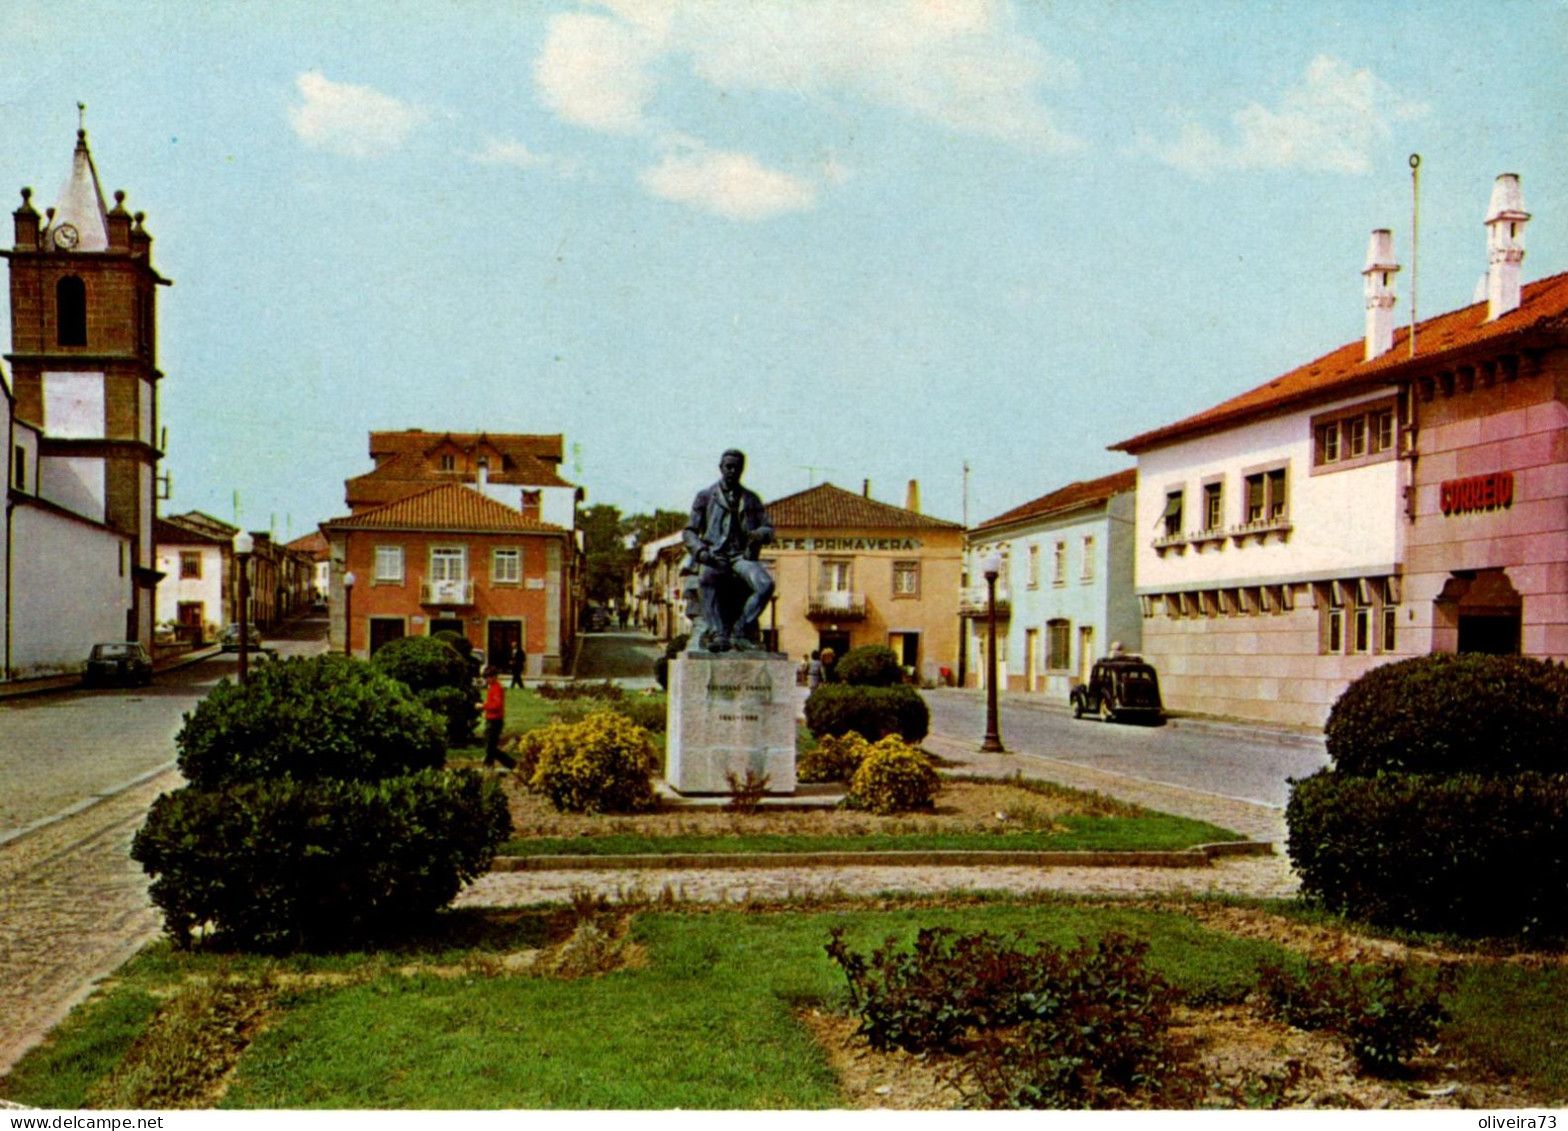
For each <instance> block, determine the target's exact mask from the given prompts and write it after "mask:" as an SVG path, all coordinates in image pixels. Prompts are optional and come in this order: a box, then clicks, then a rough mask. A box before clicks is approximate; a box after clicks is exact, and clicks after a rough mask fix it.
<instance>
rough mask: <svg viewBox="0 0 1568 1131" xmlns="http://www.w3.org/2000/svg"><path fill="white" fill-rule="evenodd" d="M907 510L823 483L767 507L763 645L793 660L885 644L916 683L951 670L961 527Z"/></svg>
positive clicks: (913, 498) (913, 499) (913, 493)
mask: <svg viewBox="0 0 1568 1131" xmlns="http://www.w3.org/2000/svg"><path fill="white" fill-rule="evenodd" d="M909 501H910V504H911V505H910V506H908V507H895V506H892V505H891V504H888V503H880V502H877V501H876V500H875V499H872V498H871V497H870V496H869V492H867V493H863V494H859V495H857V494H855V493H854V492H853V491H846V490H844V489H843V488H841V487H835V486H833V485H832V484H831V483H824V484H822V485H821V486H820V487H812V488H810V489H809V490H806V491H802V492H800V493H799V494H795V495H787V496H785V497H784V498H782V499H778V500H775V501H774V502H770V503H769V504H767V507H768V517H769V519H771V520H772V523H773V530H774V534H775V540H774V542H773V543H772V544H771V545H769V546H767V547H765V548H764V549H763V553H762V560H763V561H764V562H765V563H767V565H768V567H769V568H770V569H771V570H772V571H773V576H774V578H775V579H776V580H777V583H778V587H777V590H776V592H777V597H775V599H774V601H773V606H772V608H771V609H769V610H768V611H767V612H764V613H763V614H762V628H763V630H764V633H765V635H766V636H767V638H768V642H769V644H770V645H771V646H772V648H773V649H775V650H776V651H780V652H783V653H785V654H786V655H788V656H790V657H791V658H793V659H797V660H798V659H800V658H801V657H802V656H804V655H806V654H808V653H810V652H812V651H814V650H817V649H821V648H832V649H833V651H834V653H835V654H837V655H839V656H842V655H843V654H844V653H845V652H847V651H848V650H849V649H851V648H858V647H860V646H861V645H863V644H885V645H887V646H888V647H890V648H892V649H893V651H894V652H896V653H897V654H898V655H899V657H900V658H901V659H902V661H903V664H904V667H905V669H906V670H910V671H912V672H913V673H914V674H915V676H916V677H917V678H918V679H919V680H920V681H921V682H922V683H928V684H931V683H938V682H941V680H942V670H943V669H944V668H945V669H947V670H948V671H949V672H953V671H956V670H957V668H958V646H959V619H958V594H959V588H960V582H961V580H962V577H961V575H962V573H963V547H964V529H963V527H962V526H961V525H960V524H958V523H956V522H947V521H944V520H943V519H939V518H932V517H930V516H929V515H923V514H921V513H920V511H919V504H918V489H917V488H916V486H915V484H914V483H911V484H910V500H909Z"/></svg>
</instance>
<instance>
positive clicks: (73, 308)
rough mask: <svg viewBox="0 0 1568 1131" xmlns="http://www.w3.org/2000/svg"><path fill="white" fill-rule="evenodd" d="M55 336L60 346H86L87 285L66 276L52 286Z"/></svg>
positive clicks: (70, 276) (75, 278)
mask: <svg viewBox="0 0 1568 1131" xmlns="http://www.w3.org/2000/svg"><path fill="white" fill-rule="evenodd" d="M54 305H55V335H56V339H57V341H58V343H59V344H60V345H62V346H85V345H86V344H87V284H86V283H84V282H82V281H81V280H80V279H78V278H77V277H76V276H75V275H67V276H66V277H65V278H63V279H61V280H60V281H59V282H58V283H56V284H55V285H54Z"/></svg>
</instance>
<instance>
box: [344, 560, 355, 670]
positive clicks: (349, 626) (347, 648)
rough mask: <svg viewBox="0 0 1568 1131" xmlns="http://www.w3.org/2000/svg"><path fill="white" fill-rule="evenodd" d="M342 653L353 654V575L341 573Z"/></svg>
mask: <svg viewBox="0 0 1568 1131" xmlns="http://www.w3.org/2000/svg"><path fill="white" fill-rule="evenodd" d="M343 654H344V655H345V656H352V655H353V654H354V575H353V573H345V574H344V575H343Z"/></svg>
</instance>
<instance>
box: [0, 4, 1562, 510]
mask: <svg viewBox="0 0 1568 1131" xmlns="http://www.w3.org/2000/svg"><path fill="white" fill-rule="evenodd" d="M320 7H322V8H324V9H325V11H320V10H318V5H315V4H311V3H288V2H276V0H274V2H269V3H267V4H259V3H249V4H245V3H239V2H236V0H216V2H209V3H195V2H191V3H183V2H181V3H176V2H167V3H123V4H121V3H111V2H108V0H97V2H93V0H83V2H77V3H72V2H69V0H66V2H54V3H49V4H36V5H25V6H24V5H7V6H5V8H4V9H3V10H0V186H5V187H4V191H5V192H9V193H11V194H13V195H12V196H11V198H10V201H11V203H10V204H9V205H8V207H9V208H15V207H16V206H17V204H18V203H19V201H20V197H19V196H18V195H15V194H16V193H17V190H18V189H19V188H20V186H22V185H29V186H32V187H34V188H35V189H36V190H37V194H38V199H39V200H40V201H41V202H43V203H52V202H53V200H54V198H55V195H56V193H57V191H58V187H59V185H60V183H61V181H62V179H63V178H64V176H65V173H66V172H67V170H68V168H69V161H70V153H71V147H72V144H73V142H74V131H75V129H76V122H77V111H76V103H77V102H78V101H82V102H85V103H86V104H87V107H88V109H87V127H88V132H89V138H90V144H91V146H92V150H93V154H94V158H95V160H96V162H97V166H98V170H99V174H100V176H101V178H102V180H103V182H104V189H105V192H106V193H112V192H113V190H115V189H122V188H123V189H124V190H126V192H127V193H128V200H127V203H128V205H129V206H130V207H131V208H132V209H133V210H144V211H145V212H146V213H147V224H148V228H149V230H150V231H151V232H152V234H153V235H154V237H155V239H156V243H155V245H154V259H155V262H156V264H157V266H158V267H159V269H160V270H161V271H162V272H163V273H164V274H165V275H167V276H170V277H172V278H173V279H174V280H175V286H174V287H173V288H171V289H169V290H166V291H164V292H162V306H161V363H162V368H163V369H164V371H165V373H166V375H167V376H166V379H165V381H164V383H163V385H162V390H161V412H162V424H163V425H164V426H165V427H166V428H167V429H168V433H169V448H168V459H167V461H166V469H167V470H169V471H171V472H172V474H173V497H172V498H171V499H170V500H169V501H168V502H167V503H165V504H164V509H165V510H166V511H168V512H171V513H177V512H183V511H185V510H189V509H200V510H205V511H208V512H209V513H212V514H214V515H217V516H218V517H221V518H226V519H230V518H233V517H234V505H233V500H234V497H235V494H236V492H238V494H239V497H240V500H241V506H242V517H243V520H244V522H245V524H246V525H247V526H250V527H252V528H255V529H259V528H265V527H267V526H269V525H271V526H272V527H273V529H274V531H275V533H276V534H277V535H278V536H279V537H287V536H298V535H299V534H302V533H305V532H308V531H309V530H311V529H313V528H314V526H315V524H316V523H317V522H319V521H321V520H323V519H325V518H328V517H331V516H333V515H336V514H340V513H342V512H343V510H344V508H343V503H342V500H343V480H344V479H345V478H346V477H348V476H352V475H356V474H359V473H360V472H362V471H365V470H367V469H368V468H369V459H368V455H367V452H366V444H367V434H368V432H369V431H370V430H372V429H380V428H413V427H423V428H426V429H430V430H446V429H451V430H463V431H474V430H480V429H489V430H491V431H507V432H562V433H564V434H565V436H566V438H567V441H568V444H569V445H570V446H571V449H572V453H573V454H572V457H571V458H570V459H569V461H568V464H569V466H568V467H567V469H566V474H567V475H568V477H569V478H574V479H575V481H577V482H579V483H581V484H582V485H583V486H584V487H585V488H586V489H587V492H588V500H589V502H609V503H614V504H616V505H617V506H620V507H621V508H622V509H623V510H625V511H628V512H629V511H639V510H651V509H653V508H655V507H669V508H676V509H681V508H684V507H685V506H686V505H687V504H688V503H689V502H690V498H691V495H692V493H693V492H694V491H695V490H696V489H697V488H698V487H701V486H703V485H704V484H705V483H707V482H709V481H711V480H712V479H713V478H714V477H715V465H716V464H717V460H718V455H719V453H720V452H721V451H722V450H723V449H725V448H727V447H730V446H739V447H742V448H744V449H745V450H746V451H747V452H748V454H749V456H750V467H749V470H748V480H749V481H750V482H751V483H752V485H753V486H754V487H756V488H757V489H758V490H759V491H761V492H762V493H763V495H764V497H776V496H779V495H783V494H787V493H790V492H793V491H796V490H800V489H802V488H804V487H806V486H808V485H809V484H810V483H811V482H813V481H815V482H821V481H823V480H824V479H828V480H831V481H833V482H835V483H838V484H840V485H843V486H847V487H851V488H854V489H859V487H860V485H861V483H862V481H863V480H866V479H869V480H870V481H871V484H872V492H873V494H874V495H875V496H877V497H879V498H882V499H884V500H887V501H892V502H900V503H901V502H902V501H903V498H904V489H905V483H906V482H907V480H909V479H918V480H919V481H920V484H921V492H922V496H923V503H924V508H925V509H926V510H927V511H929V512H931V513H933V514H937V515H939V516H941V517H945V518H949V519H954V520H958V519H961V518H962V517H963V513H964V490H963V483H964V479H963V473H962V468H963V465H964V463H965V461H967V462H968V464H969V466H970V468H971V474H970V477H969V503H968V506H969V510H968V516H969V518H970V520H971V522H979V521H981V520H983V519H985V518H987V517H990V516H992V515H994V514H997V513H999V512H1001V511H1003V510H1005V509H1008V508H1010V507H1012V506H1014V505H1017V504H1018V503H1020V502H1023V501H1025V500H1027V499H1030V498H1033V497H1035V496H1037V495H1041V494H1044V493H1046V492H1047V491H1051V490H1054V489H1056V488H1057V487H1060V486H1062V485H1064V484H1066V483H1068V482H1071V481H1072V480H1074V479H1080V478H1087V477H1092V476H1096V475H1102V474H1107V473H1109V472H1112V471H1115V470H1117V469H1118V468H1120V467H1122V466H1124V465H1125V463H1126V461H1125V457H1123V456H1121V455H1120V454H1118V453H1113V452H1108V451H1106V445H1108V444H1111V443H1114V442H1116V441H1118V440H1121V439H1125V438H1127V437H1129V436H1132V435H1134V434H1135V433H1138V432H1140V431H1143V430H1145V429H1148V428H1152V427H1155V426H1157V425H1159V424H1162V423H1167V422H1170V421H1173V420H1176V419H1179V418H1180V417H1182V416H1185V415H1188V414H1190V413H1192V412H1196V411H1198V410H1201V409H1203V408H1205V407H1207V406H1209V405H1211V404H1213V403H1216V402H1217V401H1220V400H1223V399H1225V398H1227V397H1229V396H1231V395H1233V394H1235V393H1237V392H1240V391H1242V390H1243V389H1247V388H1250V387H1252V386H1254V385H1257V384H1260V383H1262V382H1263V381H1266V380H1268V379H1269V378H1270V377H1272V376H1274V375H1276V374H1278V373H1279V372H1282V371H1284V370H1287V369H1290V368H1293V367H1294V366H1296V365H1298V364H1300V363H1302V362H1304V361H1307V360H1309V359H1311V358H1313V357H1316V356H1318V355H1319V354H1322V353H1324V352H1326V351H1328V350H1329V349H1331V348H1333V347H1335V346H1337V345H1339V344H1340V343H1342V342H1344V341H1347V340H1351V339H1354V338H1357V337H1359V336H1360V335H1361V333H1362V317H1363V312H1362V302H1361V289H1360V288H1361V278H1360V274H1359V272H1360V270H1361V267H1362V263H1363V257H1364V255H1365V251H1366V244H1367V237H1368V233H1369V232H1370V231H1371V230H1372V229H1373V228H1375V227H1390V228H1392V229H1393V231H1394V239H1395V246H1396V250H1397V254H1398V258H1399V261H1400V262H1401V263H1402V264H1404V265H1405V270H1404V272H1403V273H1402V274H1401V276H1400V279H1399V286H1400V300H1399V306H1398V307H1397V308H1396V317H1397V318H1398V319H1399V320H1401V321H1403V320H1405V319H1408V317H1409V310H1410V307H1409V296H1410V274H1411V272H1410V214H1411V201H1410V195H1411V194H1410V173H1409V168H1408V165H1407V158H1408V156H1409V154H1411V153H1412V152H1419V153H1420V154H1421V156H1422V161H1423V164H1422V168H1421V178H1422V180H1421V190H1422V192H1421V230H1420V255H1421V258H1420V290H1419V302H1420V313H1421V314H1422V315H1423V316H1425V315H1429V314H1435V313H1438V312H1439V311H1442V310H1446V309H1451V308H1453V307H1456V306H1461V305H1464V304H1466V303H1468V302H1470V301H1471V299H1472V295H1473V291H1474V287H1475V283H1476V280H1477V279H1478V278H1479V277H1480V275H1481V274H1482V273H1483V272H1484V270H1485V266H1486V263H1485V236H1484V231H1483V228H1482V225H1481V221H1482V218H1483V215H1484V212H1485V209H1486V204H1487V199H1488V195H1489V193H1490V190H1491V185H1492V181H1493V179H1494V178H1495V177H1496V175H1497V174H1499V173H1504V172H1512V173H1518V174H1519V175H1520V176H1521V178H1522V182H1523V186H1524V194H1525V204H1526V207H1527V208H1528V209H1529V210H1530V211H1531V212H1532V213H1533V214H1534V216H1535V219H1534V221H1533V223H1532V224H1531V225H1530V228H1529V230H1528V234H1527V237H1526V244H1527V247H1528V254H1527V257H1526V259H1525V264H1524V275H1525V279H1526V280H1527V281H1528V280H1531V279H1537V278H1541V277H1543V276H1545V275H1549V274H1554V273H1557V272H1560V271H1563V270H1568V147H1565V145H1564V141H1565V139H1568V110H1565V107H1568V64H1565V62H1564V60H1565V59H1568V5H1565V4H1564V3H1562V2H1561V0H1493V2H1490V3H1487V4H1476V3H1473V2H1471V0H1452V2H1426V3H1400V2H1398V0H1384V2H1381V3H1377V4H1371V3H1364V2H1360V0H1356V2H1352V3H1345V4H1334V3H1299V2H1296V3H1276V2H1272V0H1247V2H1237V3H1224V2H1219V0H1184V2H1182V3H1172V2H1158V3H1156V2H1142V0H1111V2H1105V3H1087V2H1072V3H1045V2H1043V0H1040V2H1027V3H1026V2H1021V0H1020V2H1018V3H1013V4H1009V3H1005V2H995V3H990V2H985V0H950V2H937V0H931V2H927V3H915V2H909V0H885V2H878V0H853V2H851V0H845V2H842V3H824V2H818V0H780V2H778V3H763V2H760V0H748V2H747V3H744V4H743V3H740V2H739V0H733V2H723V3H697V2H690V0H605V2H594V3H589V2H578V0H551V2H546V0H538V2H528V3H508V4H503V3H499V2H490V0H448V2H445V3H442V2H438V0H422V2H419V3H412V2H404V0H378V2H376V3H365V4H360V3H351V2H350V3H341V2H340V3H334V4H332V5H330V6H320ZM6 334H7V337H6V341H9V336H8V335H9V326H8V325H7V326H6Z"/></svg>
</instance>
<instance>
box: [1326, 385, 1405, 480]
mask: <svg viewBox="0 0 1568 1131" xmlns="http://www.w3.org/2000/svg"><path fill="white" fill-rule="evenodd" d="M1398 434H1399V418H1398V414H1397V413H1396V412H1395V406H1394V402H1393V400H1392V398H1390V399H1387V400H1383V401H1379V402H1377V403H1375V404H1361V405H1357V406H1355V407H1354V408H1351V409H1339V410H1337V411H1335V412H1333V413H1325V414H1323V415H1321V416H1315V417H1313V418H1312V437H1313V442H1312V466H1313V467H1314V468H1323V469H1327V470H1336V471H1340V470H1345V469H1348V468H1352V467H1359V466H1361V465H1362V464H1364V463H1374V462H1381V461H1382V460H1385V459H1392V458H1393V455H1394V444H1395V441H1396V440H1397V439H1398Z"/></svg>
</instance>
